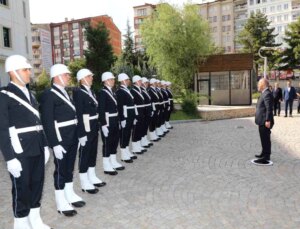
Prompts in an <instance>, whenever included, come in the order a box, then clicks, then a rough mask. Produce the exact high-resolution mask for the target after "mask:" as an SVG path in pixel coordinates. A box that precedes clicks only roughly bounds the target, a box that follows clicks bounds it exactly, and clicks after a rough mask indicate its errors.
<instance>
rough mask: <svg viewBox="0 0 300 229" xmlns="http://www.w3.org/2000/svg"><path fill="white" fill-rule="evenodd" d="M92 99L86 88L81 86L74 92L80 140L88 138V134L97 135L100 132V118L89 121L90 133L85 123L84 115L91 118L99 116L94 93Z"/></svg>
mask: <svg viewBox="0 0 300 229" xmlns="http://www.w3.org/2000/svg"><path fill="white" fill-rule="evenodd" d="M92 94H93V97H94V98H92V97H91V96H90V95H89V93H88V91H87V89H86V88H85V87H84V86H82V85H81V86H80V87H79V88H76V89H75V90H74V91H73V100H74V103H75V107H76V114H77V119H78V136H79V138H81V137H84V136H87V134H88V133H89V134H97V133H98V130H99V124H98V118H96V119H92V120H89V126H90V131H88V129H87V130H86V128H85V126H84V121H83V115H88V116H89V117H92V116H97V115H98V102H97V100H96V97H95V95H94V93H93V92H92Z"/></svg>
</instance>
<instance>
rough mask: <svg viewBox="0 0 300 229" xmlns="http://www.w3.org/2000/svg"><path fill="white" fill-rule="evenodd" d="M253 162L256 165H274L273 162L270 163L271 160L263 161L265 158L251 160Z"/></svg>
mask: <svg viewBox="0 0 300 229" xmlns="http://www.w3.org/2000/svg"><path fill="white" fill-rule="evenodd" d="M251 162H252V163H253V164H255V165H273V162H272V161H270V160H266V159H263V158H260V159H256V160H255V159H253V160H251Z"/></svg>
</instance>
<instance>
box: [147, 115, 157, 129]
mask: <svg viewBox="0 0 300 229" xmlns="http://www.w3.org/2000/svg"><path fill="white" fill-rule="evenodd" d="M157 119H158V113H157V111H155V112H154V114H153V116H152V117H151V119H150V123H149V131H150V132H153V131H155V128H156V125H157V124H156V123H157Z"/></svg>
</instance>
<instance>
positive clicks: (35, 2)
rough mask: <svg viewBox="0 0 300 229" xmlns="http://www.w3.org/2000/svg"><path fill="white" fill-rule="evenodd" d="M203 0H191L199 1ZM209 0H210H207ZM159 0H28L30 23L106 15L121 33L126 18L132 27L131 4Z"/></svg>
mask: <svg viewBox="0 0 300 229" xmlns="http://www.w3.org/2000/svg"><path fill="white" fill-rule="evenodd" d="M202 1H203V0H193V1H192V2H193V3H201V2H202ZM209 1H210V0H209ZM159 2H160V1H159V0H29V4H30V17H31V23H34V24H37V23H51V22H53V23H56V22H63V21H64V20H65V18H66V17H67V18H68V19H69V20H70V19H72V18H74V19H80V18H86V17H93V16H99V15H108V16H110V17H112V19H113V21H114V23H115V24H116V25H117V27H118V28H119V29H120V31H121V33H122V34H125V32H126V24H127V20H129V22H130V25H131V31H132V32H133V31H134V28H133V6H139V5H144V4H145V3H150V4H157V3H159ZM165 2H168V3H170V4H175V5H179V6H180V5H182V4H183V3H186V2H187V0H166V1H165Z"/></svg>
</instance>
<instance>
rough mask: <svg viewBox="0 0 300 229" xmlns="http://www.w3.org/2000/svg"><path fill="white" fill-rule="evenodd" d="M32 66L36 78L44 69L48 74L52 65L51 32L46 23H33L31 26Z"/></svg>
mask: <svg viewBox="0 0 300 229" xmlns="http://www.w3.org/2000/svg"><path fill="white" fill-rule="evenodd" d="M31 33H32V54H33V60H32V63H33V68H34V76H35V78H34V79H36V78H37V77H38V76H39V75H40V74H41V73H42V72H43V70H45V71H46V72H47V73H48V74H49V72H50V67H51V66H52V64H53V62H52V49H51V33H50V26H49V25H48V24H34V25H32V27H31Z"/></svg>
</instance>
